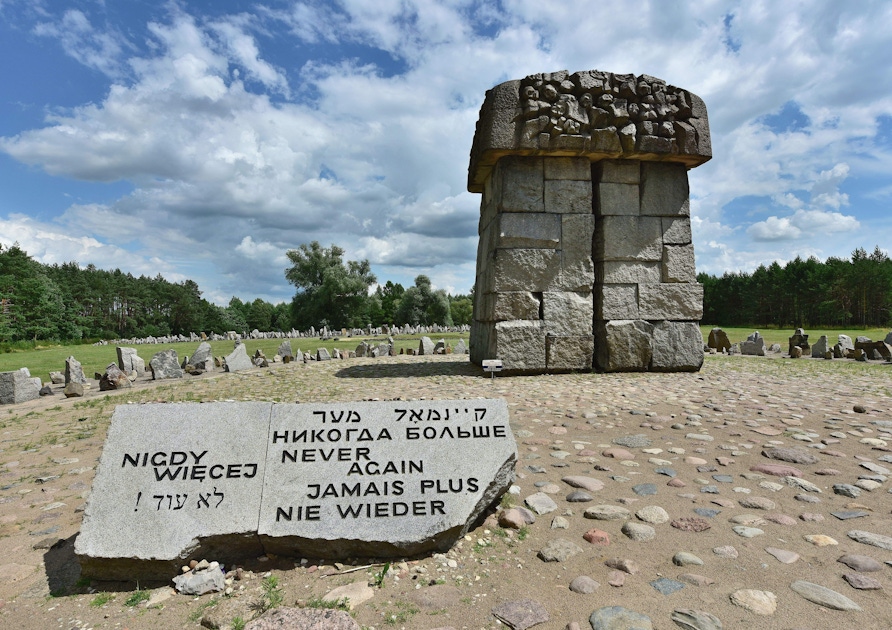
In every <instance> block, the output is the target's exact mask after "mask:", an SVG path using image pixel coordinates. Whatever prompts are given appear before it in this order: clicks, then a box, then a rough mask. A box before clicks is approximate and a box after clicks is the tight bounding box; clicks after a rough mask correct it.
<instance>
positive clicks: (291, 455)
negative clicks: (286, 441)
mask: <svg viewBox="0 0 892 630" xmlns="http://www.w3.org/2000/svg"><path fill="white" fill-rule="evenodd" d="M286 459H290V460H291V461H292V462H294V463H295V464H296V463H297V450H296V449H295V450H293V451H285V450H283V451H282V463H283V464H284V463H285V460H286Z"/></svg>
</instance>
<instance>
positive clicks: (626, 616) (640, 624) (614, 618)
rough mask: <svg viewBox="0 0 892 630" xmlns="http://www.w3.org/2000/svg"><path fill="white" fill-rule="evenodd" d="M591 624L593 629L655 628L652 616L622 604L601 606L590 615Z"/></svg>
mask: <svg viewBox="0 0 892 630" xmlns="http://www.w3.org/2000/svg"><path fill="white" fill-rule="evenodd" d="M589 624H591V626H592V630H653V623H651V620H650V617H648V616H647V615H644V614H641V613H639V612H635V611H634V610H629V609H628V608H623V607H622V606H607V607H604V608H599V609H598V610H596V611H595V612H593V613H592V615H591V617H589Z"/></svg>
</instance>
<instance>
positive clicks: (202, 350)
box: [186, 341, 214, 372]
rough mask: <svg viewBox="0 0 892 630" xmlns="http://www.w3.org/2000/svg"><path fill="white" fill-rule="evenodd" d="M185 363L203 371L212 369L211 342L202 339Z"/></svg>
mask: <svg viewBox="0 0 892 630" xmlns="http://www.w3.org/2000/svg"><path fill="white" fill-rule="evenodd" d="M186 364H187V365H191V366H193V367H194V368H197V369H199V370H204V371H205V372H209V371H211V370H213V369H214V352H213V350H212V349H211V344H209V343H208V342H206V341H202V342H201V343H200V344H198V347H197V348H196V349H195V352H193V353H192V356H191V357H189V360H188V361H187V362H186Z"/></svg>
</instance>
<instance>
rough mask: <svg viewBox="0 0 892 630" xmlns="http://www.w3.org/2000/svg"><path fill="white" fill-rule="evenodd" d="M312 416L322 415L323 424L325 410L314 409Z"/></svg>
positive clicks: (323, 422) (323, 421)
mask: <svg viewBox="0 0 892 630" xmlns="http://www.w3.org/2000/svg"><path fill="white" fill-rule="evenodd" d="M313 415H314V416H322V424H325V412H324V411H314V412H313Z"/></svg>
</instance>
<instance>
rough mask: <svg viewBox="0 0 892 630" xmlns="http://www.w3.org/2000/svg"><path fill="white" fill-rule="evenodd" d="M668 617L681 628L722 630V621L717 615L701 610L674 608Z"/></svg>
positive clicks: (685, 629) (684, 629) (686, 629)
mask: <svg viewBox="0 0 892 630" xmlns="http://www.w3.org/2000/svg"><path fill="white" fill-rule="evenodd" d="M670 619H672V621H673V622H674V623H675V625H676V626H678V627H679V628H683V630H722V628H723V626H722V622H721V621H719V619H718V617H716V616H715V615H713V614H711V613H708V612H706V611H703V610H691V609H689V608H676V609H675V610H673V611H672V615H671V616H670Z"/></svg>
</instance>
